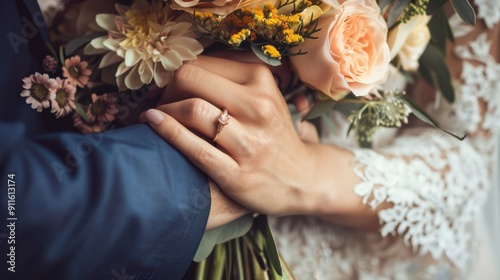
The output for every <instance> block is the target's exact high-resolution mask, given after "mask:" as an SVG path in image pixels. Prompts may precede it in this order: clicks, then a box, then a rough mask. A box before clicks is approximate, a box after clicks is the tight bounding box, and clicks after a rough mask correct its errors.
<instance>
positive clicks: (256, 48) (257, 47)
mask: <svg viewBox="0 0 500 280" xmlns="http://www.w3.org/2000/svg"><path fill="white" fill-rule="evenodd" d="M250 47H251V48H252V51H253V53H254V54H255V55H256V56H257V57H258V58H259V59H260V60H262V61H264V62H265V63H267V64H269V65H271V66H280V65H281V60H279V59H277V58H272V57H269V56H267V55H265V54H264V51H263V50H262V44H251V45H250Z"/></svg>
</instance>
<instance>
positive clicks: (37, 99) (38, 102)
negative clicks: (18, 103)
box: [21, 72, 56, 112]
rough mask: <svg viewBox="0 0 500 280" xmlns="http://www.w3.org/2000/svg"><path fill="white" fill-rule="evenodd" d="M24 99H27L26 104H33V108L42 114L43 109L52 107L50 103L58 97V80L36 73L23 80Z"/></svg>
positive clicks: (22, 94)
mask: <svg viewBox="0 0 500 280" xmlns="http://www.w3.org/2000/svg"><path fill="white" fill-rule="evenodd" d="M23 83H24V84H23V88H24V90H23V91H22V92H21V96H22V97H27V98H26V103H27V104H31V108H33V109H36V110H37V111H38V112H41V111H42V110H43V108H48V107H49V106H50V101H51V100H54V98H55V97H56V94H55V86H56V80H54V79H51V78H49V75H47V74H40V73H38V72H37V73H35V74H32V75H30V76H29V77H26V78H24V79H23Z"/></svg>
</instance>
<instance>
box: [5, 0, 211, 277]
mask: <svg viewBox="0 0 500 280" xmlns="http://www.w3.org/2000/svg"><path fill="white" fill-rule="evenodd" d="M0 37H1V38H3V39H4V40H3V43H1V44H0V61H2V63H0V88H1V90H0V97H1V102H0V176H1V177H0V182H1V183H0V279H2V280H4V279H7V280H10V279H23V280H24V279H51V280H57V279H65V280H66V279H68V280H79V279H96V280H99V279H105V280H109V279H115V280H121V279H149V278H151V279H180V278H181V277H182V275H183V273H184V271H185V270H186V269H187V267H188V265H189V264H190V262H191V260H192V258H193V256H194V254H195V251H196V248H197V247H198V244H199V242H200V240H201V237H202V235H203V232H204V229H205V224H206V221H207V218H208V213H209V210H210V194H209V188H208V180H207V178H206V175H204V174H203V173H202V172H200V171H199V170H198V169H197V168H196V167H195V166H193V165H192V164H191V163H190V162H189V161H188V160H187V159H186V158H184V157H183V156H182V155H181V154H179V153H178V152H177V151H176V150H175V149H174V148H172V147H171V146H170V145H168V144H167V143H166V142H165V141H164V140H163V139H161V138H160V137H158V136H157V135H156V134H155V133H154V132H153V131H152V130H151V129H150V128H149V127H148V126H147V125H136V126H132V127H127V128H123V129H117V130H114V131H110V132H108V133H100V134H92V135H82V134H79V133H70V132H59V133H49V132H50V131H54V129H52V128H51V126H52V124H54V123H57V122H58V121H59V120H56V119H55V118H54V116H53V114H50V113H48V112H45V114H44V113H37V112H36V111H35V110H32V109H31V108H30V106H29V105H27V104H25V100H24V99H23V98H21V97H20V96H19V93H20V91H21V86H22V81H21V79H22V78H23V77H25V76H28V75H30V74H32V73H34V72H35V71H40V70H39V69H40V67H41V61H42V59H43V57H44V56H45V54H46V53H44V52H43V50H44V49H45V43H44V41H47V40H48V36H47V32H46V28H45V26H44V22H43V17H42V15H41V13H40V11H39V10H38V6H37V3H36V0H14V1H4V2H3V3H2V9H0ZM46 111H47V110H46ZM9 174H15V177H13V178H14V181H15V189H9V188H8V183H9V182H8V181H7V180H8V179H9V177H8V176H9ZM11 185H12V184H11ZM9 191H11V193H12V191H14V193H13V195H12V194H10V195H9ZM14 196H15V197H14ZM12 198H14V199H12ZM9 200H10V201H9ZM9 205H10V206H11V210H12V211H13V212H12V213H13V214H14V215H13V216H10V215H9V212H8V211H9V210H8V207H9ZM7 218H16V219H17V220H7ZM11 223H13V226H10V227H8V225H10V224H11ZM14 242H15V243H14ZM11 260H12V261H11ZM7 261H9V262H7ZM9 267H14V268H13V270H15V272H11V271H9V270H8V268H9Z"/></svg>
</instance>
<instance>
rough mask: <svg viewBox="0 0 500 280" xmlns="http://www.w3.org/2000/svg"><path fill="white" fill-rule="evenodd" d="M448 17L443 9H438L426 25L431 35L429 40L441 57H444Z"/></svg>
mask: <svg viewBox="0 0 500 280" xmlns="http://www.w3.org/2000/svg"><path fill="white" fill-rule="evenodd" d="M447 22H448V17H447V16H446V13H445V11H444V8H441V9H438V10H437V11H436V12H435V13H434V15H433V16H432V18H431V20H430V21H429V23H428V24H427V26H428V27H429V31H430V33H431V40H432V42H434V44H435V45H436V46H437V47H438V49H439V50H440V51H441V53H442V54H443V55H446V37H447V36H446V32H447V28H446V25H447Z"/></svg>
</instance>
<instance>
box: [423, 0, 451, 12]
mask: <svg viewBox="0 0 500 280" xmlns="http://www.w3.org/2000/svg"><path fill="white" fill-rule="evenodd" d="M447 1H448V0H432V1H429V4H428V5H427V14H428V15H432V14H434V12H435V11H437V10H438V9H440V8H442V7H443V6H444V4H446V2H447Z"/></svg>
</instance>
